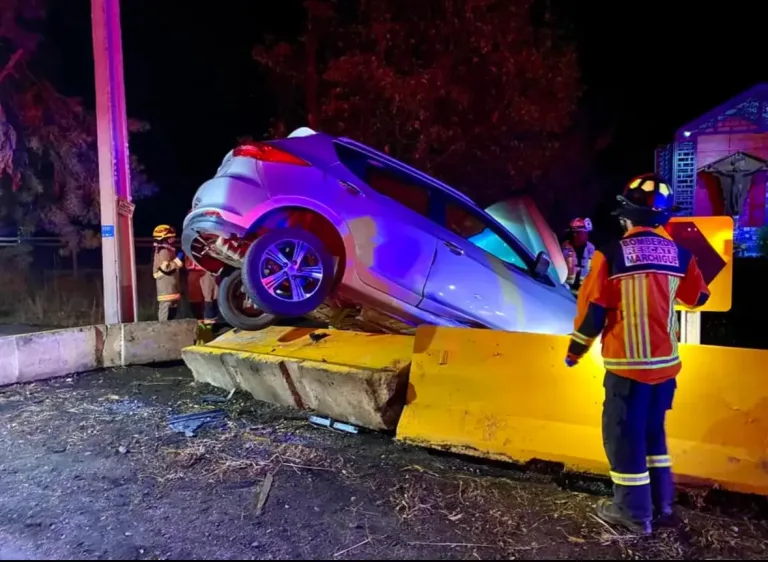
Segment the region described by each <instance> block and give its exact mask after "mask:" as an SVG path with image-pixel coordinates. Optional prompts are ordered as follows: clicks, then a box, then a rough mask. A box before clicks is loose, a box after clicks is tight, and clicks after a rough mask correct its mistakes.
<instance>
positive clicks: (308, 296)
mask: <svg viewBox="0 0 768 562" xmlns="http://www.w3.org/2000/svg"><path fill="white" fill-rule="evenodd" d="M333 282H334V259H333V256H332V255H331V253H330V252H329V251H328V249H327V248H326V246H325V244H323V242H322V241H321V240H320V239H319V238H318V237H317V236H315V235H314V234H312V233H310V232H307V231H305V230H302V229H299V228H280V229H277V230H272V231H270V232H267V233H266V234H264V235H263V236H261V237H259V238H258V239H256V241H255V242H254V243H253V244H252V245H251V247H250V248H248V252H247V253H246V254H245V259H244V260H243V283H244V284H245V288H246V291H247V292H248V295H249V296H250V297H251V298H252V299H253V301H254V303H255V304H256V305H257V306H258V307H259V308H261V309H262V310H263V311H265V312H268V313H270V314H274V315H276V316H293V317H296V316H304V315H305V314H309V313H310V312H312V311H314V310H315V309H316V308H317V307H318V306H320V305H321V304H322V303H323V301H324V300H325V299H326V298H327V297H328V295H329V294H330V293H331V290H332V289H333Z"/></svg>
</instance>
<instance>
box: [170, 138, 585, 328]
mask: <svg viewBox="0 0 768 562" xmlns="http://www.w3.org/2000/svg"><path fill="white" fill-rule="evenodd" d="M526 208H527V207H526V206H525V205H522V206H521V205H519V204H518V205H511V206H510V205H509V204H507V205H503V204H502V205H500V206H499V205H497V206H494V207H491V208H489V209H488V210H487V211H486V210H483V209H481V208H480V207H478V206H477V205H476V204H475V203H474V202H473V201H472V200H471V199H470V198H469V197H467V196H466V195H463V194H462V193H460V192H459V191H457V190H455V189H453V188H451V187H449V186H447V185H445V184H443V183H441V182H440V181H438V180H436V179H435V178H432V177H430V176H428V175H426V174H424V173H422V172H420V171H418V170H416V169H414V168H412V167H410V166H407V165H406V164H403V163H402V162H399V161H397V160H395V159H393V158H391V157H389V156H387V155H385V154H382V153H381V152H378V151H376V150H374V149H372V148H370V147H368V146H365V145H363V144H361V143H358V142H355V141H353V140H350V139H347V138H338V137H333V136H329V135H327V134H323V133H317V132H314V131H312V130H309V129H306V128H304V129H300V130H298V131H295V132H294V133H292V134H291V135H290V136H289V137H288V138H284V139H279V140H274V141H269V142H253V143H249V144H243V145H241V146H238V147H237V148H235V149H234V150H233V151H231V152H230V153H229V154H227V155H226V157H225V158H224V160H223V162H222V163H221V166H220V167H219V169H218V171H217V172H216V175H215V176H214V177H213V178H212V179H210V180H209V181H207V182H205V183H204V184H203V185H202V186H201V187H200V188H199V189H198V190H197V193H196V194H195V196H194V200H193V203H192V210H191V212H190V213H189V215H188V216H187V217H186V219H185V221H184V230H183V234H182V244H183V249H184V251H185V253H186V254H187V256H189V257H190V258H191V259H193V260H194V261H195V262H196V263H197V264H198V265H200V266H201V267H202V268H203V269H205V270H207V271H210V272H213V273H215V274H216V275H217V276H218V279H219V283H220V289H219V308H220V312H221V314H222V316H223V317H224V319H225V320H226V321H227V322H229V323H230V324H231V325H233V326H234V327H237V328H240V329H244V330H257V329H261V328H264V327H266V326H268V325H270V324H272V323H273V322H275V320H276V319H277V318H279V317H302V316H310V317H312V318H315V319H317V320H320V321H323V322H328V323H330V324H331V325H332V326H337V327H342V328H343V327H344V326H345V323H347V324H348V323H349V322H352V325H353V326H354V327H355V328H357V329H363V330H376V331H386V332H397V333H408V332H409V331H411V330H412V329H413V328H414V327H415V326H418V325H420V324H433V325H441V326H465V327H482V328H491V329H498V330H509V331H525V332H536V333H545V334H566V333H569V332H570V331H571V329H572V322H573V317H574V314H575V299H574V297H573V295H572V294H571V292H570V291H569V290H568V288H567V287H566V286H565V285H564V284H563V280H564V263H559V264H558V263H553V259H552V258H550V256H555V257H556V259H555V261H559V262H562V255H561V253H560V250H559V247H558V244H557V240H556V239H555V238H554V235H553V234H552V233H551V231H549V232H546V231H547V230H548V227H547V226H546V223H543V226H542V224H536V223H537V221H538V223H542V220H541V219H540V217H539V218H538V219H536V217H534V220H530V219H531V216H530V213H527V214H528V217H527V219H526V220H521V218H520V216H519V215H520V213H521V209H522V210H523V214H526V213H525V212H524V211H525V209H526ZM516 230H517V232H516ZM542 231H545V232H544V234H542ZM521 237H522V238H523V239H525V242H523V241H521ZM545 239H546V240H545Z"/></svg>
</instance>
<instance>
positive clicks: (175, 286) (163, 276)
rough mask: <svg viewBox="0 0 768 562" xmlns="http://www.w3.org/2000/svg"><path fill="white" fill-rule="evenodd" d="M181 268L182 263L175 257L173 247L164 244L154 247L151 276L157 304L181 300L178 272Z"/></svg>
mask: <svg viewBox="0 0 768 562" xmlns="http://www.w3.org/2000/svg"><path fill="white" fill-rule="evenodd" d="M183 266H184V263H183V262H182V261H181V260H180V259H179V258H177V257H176V251H175V250H174V249H173V247H171V246H168V245H166V244H156V245H155V257H154V259H153V262H152V276H153V277H154V278H155V284H156V285H157V300H158V302H167V301H176V300H179V299H180V298H181V285H180V282H179V270H180V269H181V268H182V267H183Z"/></svg>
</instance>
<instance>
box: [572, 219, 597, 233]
mask: <svg viewBox="0 0 768 562" xmlns="http://www.w3.org/2000/svg"><path fill="white" fill-rule="evenodd" d="M568 230H570V231H571V232H592V221H591V220H590V219H588V218H583V219H582V218H575V219H573V220H572V221H571V222H570V223H569V224H568Z"/></svg>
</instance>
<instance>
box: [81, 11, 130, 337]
mask: <svg viewBox="0 0 768 562" xmlns="http://www.w3.org/2000/svg"><path fill="white" fill-rule="evenodd" d="M91 24H92V30H93V60H94V70H95V76H96V126H97V135H98V148H99V193H100V196H101V254H102V258H103V262H104V266H103V275H104V321H105V323H107V324H117V323H121V322H135V321H136V320H137V318H138V302H137V298H136V258H135V251H134V245H133V204H132V203H131V176H130V171H129V166H128V163H129V157H128V118H127V116H126V111H125V83H124V78H123V46H122V37H121V33H120V1H119V0H91Z"/></svg>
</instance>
